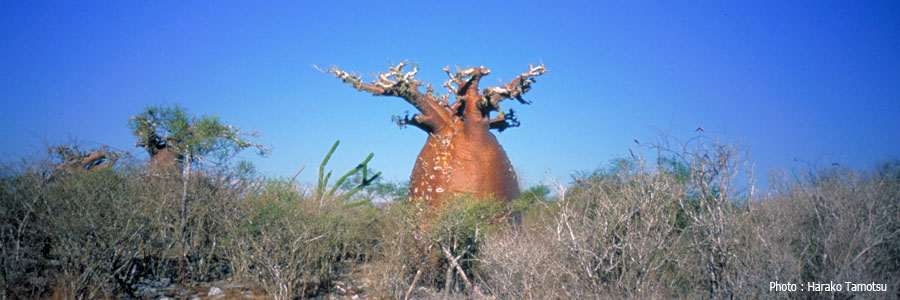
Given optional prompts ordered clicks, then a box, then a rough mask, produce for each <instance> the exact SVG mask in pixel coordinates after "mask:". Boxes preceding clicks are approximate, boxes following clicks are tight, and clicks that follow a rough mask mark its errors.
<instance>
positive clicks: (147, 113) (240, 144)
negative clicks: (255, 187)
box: [128, 105, 270, 169]
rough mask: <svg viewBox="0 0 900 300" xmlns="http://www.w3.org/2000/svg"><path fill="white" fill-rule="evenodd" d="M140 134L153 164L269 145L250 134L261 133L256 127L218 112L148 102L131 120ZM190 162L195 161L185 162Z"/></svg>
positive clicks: (202, 159) (218, 157)
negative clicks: (227, 120)
mask: <svg viewBox="0 0 900 300" xmlns="http://www.w3.org/2000/svg"><path fill="white" fill-rule="evenodd" d="M128 126H129V127H130V128H131V130H132V133H133V134H134V135H135V136H136V137H137V138H138V142H137V143H135V146H138V147H142V148H144V150H146V151H147V154H149V155H150V165H151V166H153V167H174V166H181V167H183V168H185V169H189V168H190V165H191V164H194V163H198V162H199V163H206V162H209V161H216V162H222V161H227V159H228V158H231V157H233V156H234V155H236V154H237V153H238V152H240V151H242V150H244V149H247V148H256V150H257V153H258V154H259V155H266V154H268V153H269V151H270V150H269V149H268V148H266V147H264V146H263V145H261V144H257V143H253V142H251V141H250V140H248V137H258V136H260V134H259V133H257V132H255V131H251V132H243V131H240V130H238V129H237V128H235V127H233V126H231V125H225V124H222V122H220V121H219V118H218V117H217V116H202V117H199V118H198V117H192V116H189V115H188V113H187V111H185V109H183V108H182V107H180V106H178V105H175V106H172V107H161V106H148V107H147V108H146V109H144V110H143V111H142V112H141V113H140V114H137V115H135V116H132V117H131V118H130V119H129V121H128ZM184 162H190V163H191V164H184Z"/></svg>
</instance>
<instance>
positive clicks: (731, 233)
mask: <svg viewBox="0 0 900 300" xmlns="http://www.w3.org/2000/svg"><path fill="white" fill-rule="evenodd" d="M650 149H653V150H656V151H657V160H656V162H655V164H653V165H648V164H647V163H645V162H644V161H643V160H642V159H640V158H635V159H633V160H626V159H620V160H616V161H615V162H614V164H613V166H612V167H611V168H610V169H609V170H601V171H597V172H594V173H593V174H582V175H579V176H576V177H575V178H574V180H573V183H572V184H571V185H563V184H557V185H556V187H557V193H556V194H557V199H556V201H555V202H553V203H551V204H550V205H548V207H547V208H545V209H542V210H543V212H542V213H540V215H543V217H526V218H525V220H526V221H525V224H524V225H523V226H522V230H521V231H513V232H510V233H507V234H505V235H502V236H499V237H498V238H495V239H489V240H487V241H486V242H485V247H484V252H483V255H482V257H481V259H482V260H483V262H484V267H483V268H484V270H486V272H487V274H486V276H485V279H484V281H483V285H484V286H485V287H486V290H488V291H489V294H491V295H494V296H499V297H500V298H523V299H566V298H597V297H601V296H602V297H604V298H608V297H612V298H675V297H687V298H695V297H708V298H727V297H730V296H732V295H733V294H732V291H731V287H733V286H734V285H735V278H733V277H732V276H730V275H731V273H730V271H731V270H735V269H738V268H740V261H739V260H738V259H736V256H737V253H738V252H739V250H740V245H738V244H737V242H736V237H737V235H738V231H737V229H738V228H737V226H735V225H734V223H733V221H734V220H736V218H737V216H738V215H740V213H741V208H740V205H738V204H737V200H738V198H737V197H740V196H742V195H743V194H741V193H738V192H736V191H735V186H734V184H733V180H734V178H735V177H737V176H738V175H739V174H740V172H741V171H742V169H741V168H742V167H743V165H741V163H742V161H741V157H740V156H739V155H738V154H739V153H740V152H738V151H737V150H738V149H737V148H735V147H733V146H730V145H722V144H719V143H718V142H717V141H716V140H712V139H709V140H707V139H704V138H702V137H698V138H696V139H692V140H691V141H689V142H688V143H686V144H683V145H678V146H677V147H671V146H669V144H668V143H667V142H666V141H665V140H663V141H662V142H660V143H657V144H654V145H651V146H650ZM539 211H541V210H539Z"/></svg>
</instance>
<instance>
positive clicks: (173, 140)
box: [128, 105, 270, 280]
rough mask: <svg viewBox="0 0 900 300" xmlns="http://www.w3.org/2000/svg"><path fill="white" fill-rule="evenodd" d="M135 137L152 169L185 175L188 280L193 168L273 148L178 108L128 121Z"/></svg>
mask: <svg viewBox="0 0 900 300" xmlns="http://www.w3.org/2000/svg"><path fill="white" fill-rule="evenodd" d="M128 126H129V127H130V128H131V130H132V133H133V134H134V135H135V136H136V137H137V138H138V142H137V143H135V146H138V147H143V148H144V149H145V150H147V153H148V154H150V166H151V168H154V169H157V170H172V169H176V168H180V171H181V174H182V176H181V177H182V195H181V231H182V240H181V242H182V253H181V256H180V257H179V260H178V265H179V280H182V279H183V277H184V272H183V271H184V256H185V253H186V249H187V239H186V238H185V237H184V233H185V232H186V230H185V228H186V214H187V202H188V184H189V182H190V180H191V174H192V172H191V167H192V166H193V165H195V164H201V165H206V164H207V163H210V162H215V163H216V164H221V163H225V162H227V161H228V159H230V158H231V157H233V156H234V155H236V154H237V153H238V152H240V151H242V150H244V149H247V148H255V149H256V150H257V153H258V154H259V155H261V156H262V155H266V154H268V153H269V151H270V150H269V148H267V147H264V146H263V145H261V144H257V143H253V142H251V141H249V140H248V139H247V138H248V137H258V136H260V134H259V133H257V132H242V131H240V130H238V129H237V128H235V127H233V126H231V125H225V124H222V122H220V121H219V118H218V117H217V116H202V117H199V118H198V117H192V116H189V115H188V113H187V112H186V111H185V110H184V109H183V108H181V107H180V106H178V105H175V106H173V107H160V106H148V107H147V108H146V109H144V110H143V111H142V112H141V113H140V114H138V115H135V116H132V117H131V118H130V119H129V121H128Z"/></svg>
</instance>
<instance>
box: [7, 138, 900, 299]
mask: <svg viewBox="0 0 900 300" xmlns="http://www.w3.org/2000/svg"><path fill="white" fill-rule="evenodd" d="M647 149H650V150H652V151H651V152H655V155H654V157H655V158H654V159H652V160H648V161H645V160H643V159H642V158H640V157H637V158H635V159H627V160H626V159H622V160H617V161H615V162H614V163H613V164H611V166H610V167H609V168H607V169H604V170H598V171H596V172H592V173H584V174H578V175H576V176H573V180H572V181H571V182H570V183H554V184H553V185H551V188H553V189H554V190H555V193H554V194H553V195H551V196H548V195H546V192H542V190H541V189H534V193H532V194H534V197H526V198H527V199H522V200H521V201H516V202H514V203H513V205H511V206H510V207H509V208H506V207H499V206H497V205H491V203H492V202H490V201H480V200H478V199H466V198H461V199H460V200H459V202H458V203H456V204H454V205H451V206H449V207H448V208H447V209H445V210H442V211H439V212H434V211H428V210H425V209H423V208H421V207H416V206H415V205H410V204H406V203H402V202H393V203H388V204H386V205H383V206H372V205H348V202H342V201H340V200H338V199H339V195H336V196H334V197H324V198H323V197H317V196H316V193H315V191H316V190H318V189H317V188H315V187H301V186H297V185H295V184H292V183H290V182H288V181H284V180H277V179H261V178H257V177H254V176H252V173H246V172H240V171H238V170H236V169H221V170H206V171H205V172H203V173H198V174H202V175H198V176H192V179H191V181H190V182H188V185H187V186H188V187H189V190H188V195H189V197H188V201H187V202H186V204H185V205H186V208H187V209H186V210H185V211H186V213H185V214H184V215H182V210H181V199H182V198H181V197H182V196H183V194H182V188H183V183H184V182H183V181H182V180H183V178H184V177H182V176H181V175H180V174H178V172H161V171H151V170H148V169H146V168H144V167H142V166H139V165H137V164H135V163H129V162H128V161H127V160H124V161H125V162H124V163H120V164H119V165H118V166H117V167H116V168H109V169H104V170H99V171H96V172H76V173H72V174H66V175H65V176H51V175H53V174H52V172H53V168H52V161H51V160H44V161H37V162H30V163H21V164H16V165H6V166H4V168H3V169H2V173H0V197H2V198H0V199H2V202H0V226H2V227H0V229H2V230H0V242H2V245H3V247H0V268H2V269H0V286H2V287H3V289H2V294H0V299H20V298H26V299H33V298H48V297H49V298H75V299H88V298H90V299H95V298H118V297H123V296H133V295H130V294H133V293H135V292H136V291H135V284H137V283H141V282H145V281H147V280H159V279H162V278H169V279H171V280H177V279H178V278H179V277H183V280H184V281H186V282H203V281H214V280H220V279H227V280H232V281H243V282H248V283H252V284H254V285H257V286H259V287H262V288H263V289H265V290H266V292H267V293H268V295H270V296H272V297H274V298H277V299H295V298H304V297H313V296H318V295H322V294H323V292H326V291H327V289H328V287H330V286H331V285H330V282H331V281H332V280H335V279H339V278H341V276H343V274H346V273H348V272H350V271H351V270H352V271H356V272H360V270H364V272H365V273H366V274H367V275H366V276H367V277H368V279H369V280H370V281H371V282H372V284H371V285H370V286H369V289H370V291H369V293H370V294H372V295H375V296H380V297H381V298H385V299H397V298H406V297H410V298H418V299H426V298H475V299H480V298H485V299H487V298H490V299H597V298H604V299H605V298H640V299H648V298H649V299H654V298H657V299H658V298H663V299H669V298H715V299H721V298H729V299H732V298H735V299H753V298H767V299H768V298H785V299H788V298H790V299H795V298H806V299H818V298H835V299H850V298H853V299H869V298H872V299H886V298H887V299H891V298H898V297H900V161H898V160H893V161H890V162H887V163H884V164H882V165H880V166H878V167H876V168H872V169H870V170H864V171H858V170H851V169H845V168H839V167H827V168H820V169H813V170H808V172H806V173H805V174H802V175H798V174H794V175H793V176H791V177H787V176H785V175H778V174H777V173H776V174H774V175H773V176H772V179H771V183H770V186H771V189H770V190H769V191H768V194H767V195H752V193H753V190H752V189H750V188H748V187H749V186H751V185H750V183H748V182H742V181H741V179H742V178H752V176H748V175H750V174H752V173H750V172H752V165H750V164H748V163H747V162H748V160H747V158H746V157H747V156H746V152H745V151H739V150H740V149H738V148H736V147H734V146H732V145H727V144H719V143H718V142H717V141H716V140H713V139H704V138H702V137H699V138H697V139H692V140H689V141H688V142H687V143H685V144H678V145H674V146H673V145H670V144H669V143H668V142H667V141H665V140H662V141H660V142H658V143H655V144H653V145H650V146H649V147H648V148H647ZM120 162H121V161H120ZM363 194H364V193H363ZM526 194H528V193H523V195H526ZM360 195H362V194H360ZM354 200H356V199H350V201H354ZM506 212H512V214H511V215H514V216H516V217H515V218H514V219H515V220H516V221H515V222H513V224H517V225H512V226H511V225H507V222H506V220H504V219H502V217H503V216H507V214H506ZM498 216H500V217H498ZM182 219H183V220H184V226H182V225H181V224H182V221H181V220H182ZM179 261H181V262H182V265H181V266H180V265H179ZM773 281H779V282H782V283H784V282H791V283H796V284H803V285H805V284H806V282H818V283H828V282H829V281H833V282H839V283H843V282H846V281H850V282H854V283H871V282H875V283H879V284H884V285H885V286H886V288H887V290H888V291H887V292H849V291H846V290H844V291H840V292H833V293H832V292H794V293H787V292H772V291H770V289H769V285H770V283H771V282H773Z"/></svg>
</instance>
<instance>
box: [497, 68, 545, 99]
mask: <svg viewBox="0 0 900 300" xmlns="http://www.w3.org/2000/svg"><path fill="white" fill-rule="evenodd" d="M545 72H547V68H545V67H544V64H541V65H540V66H537V67H535V66H534V65H528V72H525V73H522V74H520V75H519V76H518V77H516V79H515V80H513V81H511V82H510V83H508V84H506V85H504V86H498V87H490V88H486V89H484V92H483V94H484V98H485V99H486V100H487V101H488V103H486V104H487V105H489V106H490V107H491V108H492V109H494V110H500V101H503V100H506V99H516V100H518V101H519V102H520V103H522V104H531V102H530V101H526V100H525V99H523V98H522V94H525V93H526V92H528V91H529V90H531V84H532V83H534V82H535V79H534V77H537V76H540V75H541V74H544V73H545Z"/></svg>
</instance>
